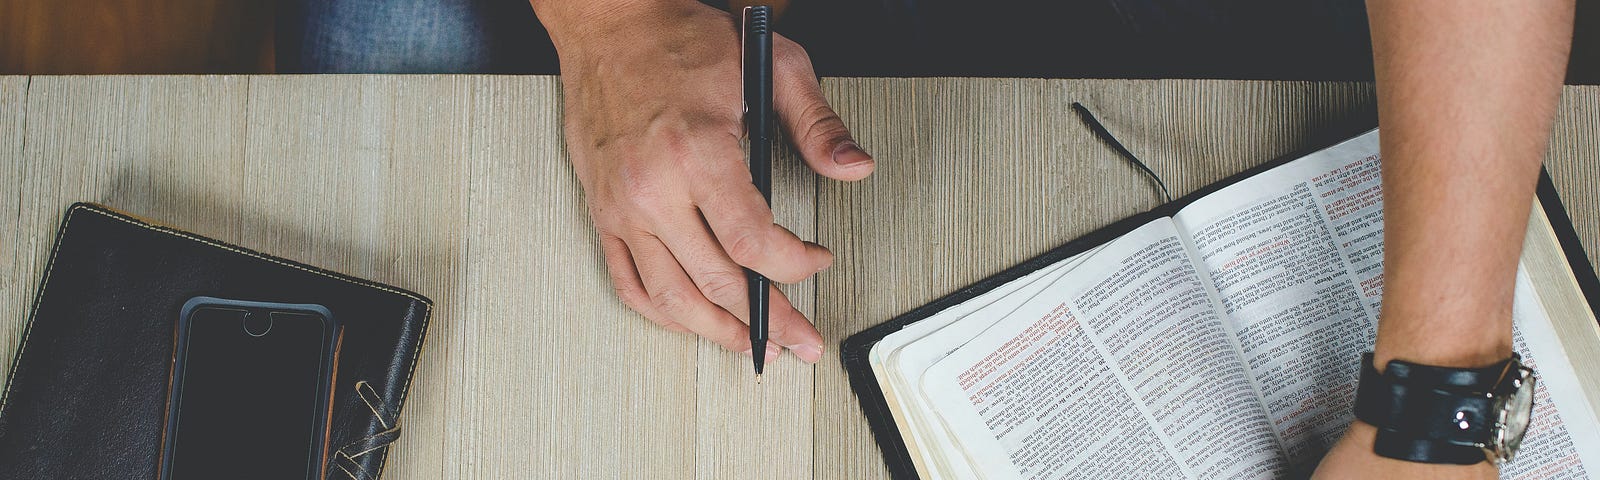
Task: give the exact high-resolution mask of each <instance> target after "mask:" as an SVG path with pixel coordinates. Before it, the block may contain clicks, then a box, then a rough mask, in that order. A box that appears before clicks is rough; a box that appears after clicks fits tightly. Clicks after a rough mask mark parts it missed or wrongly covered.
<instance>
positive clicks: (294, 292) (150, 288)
mask: <svg viewBox="0 0 1600 480" xmlns="http://www.w3.org/2000/svg"><path fill="white" fill-rule="evenodd" d="M197 295H209V296H214V297H221V298H235V299H248V300H256V301H269V302H285V303H315V304H320V305H323V306H326V307H328V309H329V310H331V311H332V312H334V315H335V316H336V317H338V318H339V321H340V323H342V324H343V325H344V340H343V344H342V346H341V350H342V351H341V353H340V354H339V359H338V365H337V366H336V367H335V377H334V381H335V384H334V389H333V392H334V393H333V395H334V401H333V410H332V415H333V418H332V430H331V432H330V436H331V440H332V441H331V442H330V443H329V445H330V455H331V456H332V458H330V459H329V461H328V468H327V470H326V474H327V475H326V476H328V477H329V478H346V477H350V478H356V479H366V478H377V477H378V475H379V473H381V471H382V468H383V462H384V457H385V456H386V454H387V449H386V448H384V446H386V445H388V443H389V442H392V441H394V440H395V439H396V438H398V437H399V428H398V426H397V425H396V424H395V422H396V420H397V417H398V416H399V412H400V406H401V404H402V403H403V402H404V401H405V396H406V392H407V390H408V388H409V386H410V383H411V374H412V372H413V370H414V369H415V368H416V360H417V355H418V354H419V353H420V352H421V348H422V339H423V334H424V333H425V332H426V330H427V324H428V315H429V312H430V310H431V307H432V303H431V302H430V301H429V300H428V299H426V298H423V297H422V296H420V295H417V294H414V293H410V292H407V291H404V290H400V289H397V288H394V287H389V286H385V285H381V284H377V283H373V282H368V281H364V280H360V279H356V278H352V277H348V276H345V275H340V274H337V273H333V272H328V271H325V270H321V269H317V268H314V267H310V266H306V265H302V264H299V263H295V262H291V261H288V260H283V259H279V258H276V257H271V256H267V255H263V254H260V253H256V252H253V251H250V250H246V249H243V248H239V247H235V246H231V245H228V244H225V243H222V242H218V241H215V240H211V239H207V238H204V237H200V236H197V235H193V234H189V233H184V232H182V231H178V230H173V229H169V228H164V227H158V226H154V225H150V224H148V223H145V222H142V221H139V220H137V219H134V218H133V217H130V216H127V215H123V214H120V213H117V212H114V211H112V210H109V209H107V208H105V207H101V206H97V205H92V204H83V203H79V204H75V205H73V206H72V207H71V208H70V209H69V210H68V212H67V215H66V217H65V219H63V220H62V224H61V229H60V231H59V232H58V234H57V239H56V244H55V248H54V250H53V251H52V252H51V254H50V260H49V263H47V266H46V268H45V273H44V279H43V280H42V281H41V283H40V288H39V294H38V297H37V298H36V299H35V300H34V305H33V310H32V314H31V318H30V319H29V321H28V326H27V330H25V331H24V334H23V337H22V343H21V346H20V347H19V348H18V349H17V353H16V357H15V360H13V363H12V367H11V371H10V375H8V376H7V380H6V390H5V393H4V397H3V398H0V478H153V477H155V475H156V473H157V471H156V469H157V463H158V462H159V459H160V454H161V445H162V441H161V436H162V429H163V419H164V416H165V413H166V402H167V398H166V397H167V382H168V379H169V374H170V369H171V362H172V354H173V343H174V333H175V332H176V330H175V324H176V322H177V319H178V315H179V309H180V308H181V307H182V305H183V303H184V302H185V301H186V300H188V299H189V298H192V297H195V296H197ZM251 428H252V426H251V425H250V424H249V421H248V417H245V418H243V419H242V420H241V422H240V425H239V438H241V439H246V438H248V437H249V435H250V429H251ZM239 473H242V472H235V474H232V475H230V474H229V473H228V472H218V478H234V477H237V476H239V475H238V474H239Z"/></svg>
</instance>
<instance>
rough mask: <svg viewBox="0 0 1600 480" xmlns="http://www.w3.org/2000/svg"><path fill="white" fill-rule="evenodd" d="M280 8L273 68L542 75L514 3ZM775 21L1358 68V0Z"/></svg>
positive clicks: (1274, 67)
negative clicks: (276, 56)
mask: <svg viewBox="0 0 1600 480" xmlns="http://www.w3.org/2000/svg"><path fill="white" fill-rule="evenodd" d="M579 1H582V0H579ZM706 3H708V4H713V5H717V4H721V6H725V5H726V3H727V2H726V1H725V0H724V1H720V2H719V1H706ZM280 5H281V6H282V7H283V8H282V9H281V11H280V15H279V29H278V32H279V33H278V39H279V44H278V58H279V62H278V68H279V71H280V72H286V73H295V72H327V73H556V68H557V67H556V63H557V62H556V56H555V51H554V48H553V47H551V46H550V42H549V39H548V37H547V36H546V34H545V32H544V29H543V28H542V27H541V26H540V25H539V23H538V19H537V18H535V17H534V15H533V10H532V8H531V7H529V6H528V4H527V1H526V0H285V1H284V3H282V4H280ZM778 31H779V32H780V33H783V34H784V35H786V36H789V37H790V38H792V39H794V40H796V41H798V42H800V44H801V45H803V46H805V47H806V49H807V50H808V51H809V52H810V53H811V58H812V62H813V63H815V64H816V70H817V73H819V74H821V75H828V76H836V75H860V76H874V75H883V76H927V75H935V76H1000V77H1005V76H1026V77H1064V78H1083V77H1089V78H1243V79H1281V80H1363V79H1364V80H1370V79H1371V78H1372V63H1371V62H1372V60H1371V46H1370V42H1369V40H1368V39H1367V25H1366V13H1365V8H1364V5H1363V2H1362V0H1296V1H1292V2H1283V1H1281V0H1089V1H1080V0H1070V1H1064V2H1062V1H1039V0H877V1H872V0H792V1H790V2H788V6H787V8H786V11H785V12H784V14H783V16H782V17H780V22H779V24H778Z"/></svg>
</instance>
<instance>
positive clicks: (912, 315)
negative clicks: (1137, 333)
mask: <svg viewBox="0 0 1600 480" xmlns="http://www.w3.org/2000/svg"><path fill="white" fill-rule="evenodd" d="M1340 141H1341V142H1342V141H1343V140H1340ZM1335 143H1337V142H1335ZM1329 146H1331V145H1320V146H1318V147H1316V148H1310V149H1305V150H1300V151H1297V152H1295V153H1292V154H1289V155H1285V156H1283V157H1279V158H1277V159H1275V160H1273V161H1270V162H1267V163H1264V164H1261V165H1258V166H1255V167H1253V168H1250V169H1248V170H1245V171H1243V172H1240V173H1237V174H1234V175H1232V176H1229V177H1227V178H1225V179H1222V180H1221V181H1218V182H1216V183H1213V184H1211V185H1207V186H1206V187H1205V188H1201V189H1200V190H1198V191H1196V192H1194V193H1190V194H1188V195H1185V196H1183V198H1179V199H1177V200H1174V201H1171V202H1168V203H1166V204H1163V205H1161V206H1158V207H1156V208H1154V209H1151V210H1150V211H1148V212H1144V213H1139V214H1135V215H1133V216H1130V217H1128V218H1124V219H1122V220H1119V221H1117V222H1115V223H1112V224H1110V225H1107V226H1105V227H1102V228H1100V229H1099V230H1095V231H1093V232H1090V233H1089V234H1087V235H1084V236H1082V237H1078V238H1076V239H1073V240H1072V241H1069V242H1067V243H1066V244H1063V245H1061V246H1059V247H1056V248H1053V249H1051V250H1050V251H1047V252H1045V253H1043V254H1040V255H1039V256H1037V257H1034V258H1031V259H1029V260H1027V261H1024V262H1022V263H1020V264H1018V265H1016V266H1013V267H1011V268H1007V269H1005V270H1004V271H1002V272H1000V273H996V274H994V275H992V276H990V277H988V278H985V279H983V280H980V281H978V283H974V284H972V285H969V286H967V287H964V288H962V289H960V290H956V291H955V292H952V293H950V294H949V295H945V296H944V297H942V298H939V299H938V300H934V301H933V302H931V303H928V304H927V305H923V306H921V307H917V308H916V309H913V310H911V311H909V312H906V313H903V314H901V315H900V316H897V317H894V318H893V319H890V320H889V321H887V322H884V323H881V324H878V325H875V326H873V327H871V328H868V329H866V330H863V331H861V332H858V333H856V334H854V335H851V336H850V337H849V338H846V339H845V340H844V342H842V343H841V345H840V348H839V351H840V355H841V356H842V357H843V361H842V362H841V365H840V366H842V367H843V368H844V370H845V373H846V375H847V376H848V377H849V379H850V389H851V390H852V391H854V392H855V396H856V401H857V403H859V404H860V405H861V414H862V415H863V416H865V417H866V420H867V424H868V426H869V427H871V429H872V437H873V440H875V441H876V443H877V444H878V450H879V453H881V454H882V455H883V461H884V464H885V465H886V466H887V467H888V469H889V474H890V476H892V477H894V478H895V479H897V480H913V479H916V478H918V476H917V470H916V466H915V464H914V463H913V462H912V459H911V452H910V451H909V450H908V449H907V448H906V443H905V439H903V438H901V437H900V430H899V428H898V427H896V426H895V421H894V414H893V413H891V412H890V411H889V403H888V400H887V399H886V398H884V396H883V389H882V388H881V387H879V385H878V379H877V375H876V374H875V373H874V372H873V371H872V365H871V363H870V361H869V355H870V354H871V352H872V346H873V345H877V344H878V341H880V340H883V337H886V336H888V335H889V334H891V333H894V332H897V331H900V329H902V328H905V327H906V326H908V325H911V324H913V323H916V322H918V321H921V320H923V319H925V318H928V317H929V316H932V315H933V314H935V313H939V312H940V311H943V310H945V309H947V308H950V307H953V306H956V305H958V304H960V303H962V302H965V301H967V300H971V299H972V298H974V297H977V296H979V295H982V294H984V293H985V292H988V291H990V290H993V289H995V288H996V287H999V286H1001V285H1005V284H1006V283H1009V282H1011V281H1013V280H1016V279H1019V278H1022V277H1023V276H1025V275H1027V274H1029V273H1033V271H1035V270H1038V269H1040V268H1044V267H1047V266H1050V265H1054V264H1055V263H1056V262H1059V261H1062V260H1065V259H1067V258H1068V257H1071V256H1073V255H1077V254H1079V253H1083V252H1086V251H1088V250H1090V249H1092V248H1094V247H1097V246H1100V245H1102V244H1105V243H1107V242H1110V241H1112V240H1115V239H1116V238H1117V237H1121V236H1122V235H1124V234H1127V233H1128V232H1131V231H1133V230H1134V229H1137V228H1139V227H1140V226H1142V225H1144V224H1146V223H1149V222H1151V221H1153V220H1155V219H1157V218H1161V217H1165V216H1171V215H1175V214H1177V213H1178V211H1179V210H1182V209H1183V207H1184V206H1187V205H1189V204H1190V203H1194V201H1195V200H1198V199H1200V198H1201V197H1204V196H1206V195H1209V194H1211V193H1212V192H1215V191H1217V190H1221V189H1222V188H1224V187H1227V186H1229V185H1233V184H1235V183H1238V182H1240V181H1242V180H1244V179H1246V178H1250V177H1251V176H1254V175H1256V174H1258V173H1261V172H1264V171H1267V170H1269V169H1272V168H1273V167H1277V166H1279V165H1283V164H1284V163H1288V162H1290V161H1293V160H1295V159H1299V158H1300V157H1304V156H1306V155H1309V154H1311V153H1313V152H1316V151H1318V150H1322V149H1323V148H1327V147H1329ZM1538 198H1539V203H1540V204H1541V205H1542V206H1543V207H1544V212H1545V215H1546V216H1547V217H1549V219H1550V224H1551V225H1552V226H1554V227H1555V232H1556V238H1557V240H1558V241H1559V242H1560V244H1561V249H1562V250H1563V251H1564V253H1565V254H1566V257H1567V263H1568V264H1569V265H1570V266H1571V267H1572V272H1573V274H1574V275H1575V276H1576V277H1577V279H1578V284H1579V287H1580V290H1581V291H1582V292H1583V295H1584V297H1585V299H1586V300H1587V301H1588V303H1589V308H1590V310H1592V311H1595V312H1600V280H1596V277H1595V271H1594V267H1593V266H1592V265H1590V264H1589V259H1588V257H1586V256H1584V251H1583V244H1582V243H1581V242H1580V241H1579V239H1578V234H1577V232H1575V231H1574V230H1573V229H1572V220H1571V219H1569V218H1568V217H1567V211H1566V208H1565V207H1563V206H1562V205H1561V198H1560V197H1559V196H1557V195H1556V188H1555V184H1554V183H1552V182H1551V180H1550V174H1549V172H1547V171H1541V172H1540V174H1539V187H1538Z"/></svg>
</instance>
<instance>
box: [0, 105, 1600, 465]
mask: <svg viewBox="0 0 1600 480" xmlns="http://www.w3.org/2000/svg"><path fill="white" fill-rule="evenodd" d="M824 89H825V90H826V91H827V93H828V96H829V98H830V99H831V101H832V103H833V104H834V106H835V107H836V108H837V109H838V111H839V113H840V115H841V116H842V117H843V118H844V119H845V121H846V122H847V123H848V124H849V125H850V126H851V127H852V129H853V130H854V132H855V134H856V136H857V138H858V139H859V140H860V142H861V144H862V145H863V146H864V147H865V148H866V149H867V150H868V151H869V152H872V153H873V154H874V155H875V156H876V157H877V158H878V160H879V164H878V171H877V172H876V173H875V174H874V175H873V176H872V177H871V178H869V179H867V180H864V181H861V182H855V183H841V182H836V181H833V180H828V179H825V178H819V177H817V176H816V175H814V174H812V173H810V172H809V170H807V169H806V167H804V165H803V164H801V162H799V160H798V159H797V158H795V157H793V156H792V155H789V154H785V156H782V157H780V160H779V161H778V162H777V163H776V166H775V172H776V177H775V185H776V187H775V193H774V204H775V210H776V212H777V217H778V219H779V221H780V223H782V224H784V225H785V226H787V227H789V228H790V229H792V230H794V231H795V232H796V233H798V234H799V235H800V236H802V237H804V238H812V239H815V240H816V241H818V242H819V243H822V244H823V245H826V246H828V247H829V248H831V249H832V250H833V251H834V253H835V254H836V255H837V258H836V262H835V266H834V267H833V268H831V269H829V270H827V271H824V272H823V273H821V274H820V275H819V276H818V277H817V278H816V279H815V280H811V281H807V282H803V283H801V284H798V285H789V286H785V288H784V291H785V292H786V293H787V294H788V295H789V296H790V297H791V298H792V299H793V300H794V301H795V303H796V304H797V306H799V307H800V309H801V310H802V311H803V312H806V313H807V314H808V315H812V316H813V318H814V319H815V321H816V322H817V324H818V327H819V328H820V329H821V330H822V332H823V335H824V338H825V339H826V343H825V347H826V348H828V349H829V351H828V352H826V353H827V354H826V355H825V360H824V361H823V362H822V363H821V364H819V365H817V366H809V365H805V364H802V363H800V362H798V361H797V360H795V358H794V357H793V356H790V355H785V357H783V358H782V359H780V360H779V361H778V362H777V363H776V364H775V365H771V366H769V367H768V368H769V369H768V373H767V375H766V376H765V380H766V381H765V383H764V384H762V385H756V384H754V383H753V379H752V378H751V375H750V366H749V360H748V358H747V357H744V356H742V355H739V354H736V353H731V352H725V351H723V350H721V349H720V348H719V347H717V346H716V345H714V344H710V343H709V342H705V341H700V340H697V339H695V338H693V337H691V336H688V335H685V334H677V333H671V332H667V331H664V330H662V329H659V328H655V327H654V326H652V325H651V324H650V323H649V322H647V321H646V320H644V319H643V318H641V317H639V316H638V315H636V314H634V313H632V312H630V311H629V310H628V309H627V308H626V307H624V306H623V305H622V304H621V303H620V302H619V301H617V300H616V299H615V297H614V296H613V295H612V293H611V290H610V286H609V281H608V280H607V276H606V273H605V267H604V263H603V261H602V257H601V255H600V250H599V248H598V245H597V244H596V241H597V239H596V236H595V233H594V230H593V228H592V227H591V226H590V224H589V220H588V216H587V210H586V208H585V204H584V202H583V199H582V195H581V189H580V187H579V185H578V181H577V179H576V177H575V176H574V174H573V171H572V169H571V168H570V167H569V166H568V164H567V160H566V154H565V147H564V144H563V141H562V138H561V124H560V121H561V114H560V108H561V102H560V98H561V95H560V93H561V92H560V83H559V81H558V79H556V78H554V77H507V76H267V77H184V76H179V77H137V76H135V77H0V188H3V189H4V190H3V191H0V228H3V230H0V289H3V290H0V353H7V354H8V353H10V352H13V351H14V348H15V344H16V342H17V334H18V333H20V331H21V329H22V327H23V323H24V322H25V320H26V311H27V308H28V305H29V304H30V302H31V299H32V298H33V294H34V289H35V288H36V282H37V281H38V275H39V274H40V273H41V270H40V269H41V266H42V265H41V262H42V261H43V259H44V257H45V256H47V255H48V253H49V248H50V245H51V240H52V239H53V234H54V232H55V227H56V225H57V222H59V217H60V215H61V213H62V212H63V211H64V209H65V207H66V206H67V205H68V204H69V203H71V202H73V201H80V200H87V201H98V202H103V203H106V204H108V205H110V206H113V207H115V208H119V209H123V210H126V211H129V212H130V213H134V214H137V215H141V216H144V217H146V218H149V219H151V220H155V221H158V222H161V223H165V224H169V225H173V226H177V227H180V228H184V229H187V230H191V231H194V232H196V233H200V234H204V235H209V236H214V237H217V238H219V239H222V240H226V241H229V242H234V243H239V244H242V245H244V246H248V247H251V248H256V249H260V250H262V251H265V252H268V253H272V254H276V255H281V256H285V257H289V258H293V259H296V260H300V261H304V262H307V263H311V264H315V265H319V266H323V267H327V268H330V269H333V270H338V271H342V272H345V273H349V274H352V275H357V276H361V277H366V278H370V279H373V280H376V281H380V282H386V283H391V284H395V285H397V286H400V287H403V288H407V289H411V290H415V291H418V292H420V293H423V294H425V295H427V296H429V297H431V298H433V299H434V300H435V301H436V303H437V308H436V309H435V310H434V315H435V318H434V320H433V322H432V324H431V330H430V331H429V335H428V339H427V343H426V345H425V350H424V353H423V355H422V357H421V362H422V365H421V368H420V369H419V372H418V375H417V377H416V380H415V383H414V384H413V388H412V391H411V394H410V396H409V398H408V399H407V402H406V405H405V410H404V415H403V418H402V425H403V426H404V428H405V430H406V433H405V436H404V438H403V439H402V440H401V441H400V442H399V443H398V444H397V445H396V446H395V447H394V450H393V451H392V452H391V453H392V454H391V455H390V459H389V462H388V466H387V473H388V475H389V478H529V477H533V478H707V479H710V478H819V479H873V478H884V477H885V476H886V472H885V471H884V468H883V466H882V463H881V460H880V458H879V456H878V452H877V449H876V446H875V445H874V444H873V442H872V438H871V435H870V433H869V432H868V429H867V426H866V423H865V421H864V420H863V419H862V417H861V414H860V410H859V409H858V408H857V406H856V403H855V399H854V396H853V394H852V393H851V392H850V390H849V387H848V384H847V382H846V380H845V376H844V373H843V370H842V369H841V368H840V366H839V361H838V357H837V355H836V354H837V353H838V352H837V346H838V343H839V342H840V341H842V340H843V339H844V338H845V337H846V336H848V335H850V334H852V333H855V332H857V331H860V330H861V329H863V328H866V327H868V326H871V325H874V324H877V323H879V322H883V321H885V320H887V319H889V318H891V317H893V316H894V315H897V314H899V313H902V312H904V311H906V310H909V309H911V308H914V307H916V306H919V305H922V304H923V303H926V302H928V301H930V300H933V299H935V298H937V297H939V296H942V295H945V294H947V293H950V292H952V291H954V290H955V289H957V288H959V287H962V286H965V285H967V284H969V283H972V282H973V281H976V280H978V279H981V278H983V277H984V276H987V275H989V274H992V273H994V272H997V271H999V270H1001V269H1004V268H1006V267H1008V266H1011V265H1013V264H1015V263H1017V262H1019V261H1021V260H1024V259H1026V258H1028V257H1031V256H1033V255H1036V254H1038V253H1041V252H1043V251H1045V250H1047V249H1049V248H1050V247H1053V246H1055V245H1058V244H1060V243H1063V242H1066V241H1068V240H1070V239H1072V238H1074V237H1076V236H1078V235H1081V234H1083V233H1086V232H1089V231H1091V230H1093V229H1095V228H1098V227H1100V226H1103V225H1106V224H1108V223H1110V222H1112V221H1115V220H1117V219H1120V218H1123V217H1125V216H1128V215H1131V214H1133V213H1136V212H1139V211H1142V210H1144V209H1148V208H1150V207H1152V206H1155V205H1157V204H1159V203H1160V202H1161V199H1160V198H1159V195H1158V193H1157V191H1156V190H1155V188H1154V186H1153V184H1151V183H1150V182H1149V181H1148V180H1147V179H1146V178H1145V177H1143V176H1141V175H1140V174H1139V173H1138V172H1137V171H1136V170H1134V169H1133V168H1132V167H1130V166H1129V165H1127V164H1126V163H1124V162H1123V161H1122V160H1121V159H1120V158H1118V157H1117V156H1116V155H1115V154H1114V153H1113V152H1112V151H1111V149H1110V148H1109V147H1107V146H1106V145H1104V144H1102V143H1101V142H1099V141H1098V140H1096V139H1095V138H1094V137H1092V136H1091V134H1090V133H1089V130H1088V129H1087V128H1086V127H1085V126H1084V125H1083V123H1082V122H1081V121H1080V120H1079V119H1078V118H1077V117H1076V116H1075V115H1074V114H1073V112H1072V111H1071V110H1070V109H1069V108H1068V106H1069V105H1070V104H1071V103H1072V102H1075V101H1076V102H1082V103H1083V104H1085V105H1086V106H1088V107H1089V108H1091V109H1092V110H1094V111H1095V113H1096V114H1097V115H1098V116H1099V118H1100V119H1101V120H1102V121H1103V122H1104V123H1105V124H1106V126H1107V127H1108V128H1109V129H1110V130H1111V131H1112V132H1113V133H1114V134H1115V135H1116V136H1117V137H1118V138H1120V139H1121V140H1122V141H1123V142H1124V143H1125V144H1126V145H1127V146H1128V147H1129V148H1130V149H1131V150H1132V151H1134V152H1135V153H1136V154H1138V155H1139V156H1140V157H1142V158H1143V159H1145V160H1146V161H1147V162H1149V163H1150V166H1151V168H1153V169H1154V170H1155V171H1156V172H1158V173H1160V174H1161V175H1162V176H1163V177H1164V178H1165V180H1166V182H1167V184H1168V186H1169V187H1170V188H1171V189H1172V193H1173V194H1174V195H1181V194H1183V193H1186V192H1189V191H1193V190H1195V189H1197V188H1200V187H1202V186H1204V185H1206V184H1208V183H1210V182H1213V181H1216V180H1218V179H1220V178H1222V177H1224V176H1226V175H1228V174H1231V173H1234V172H1237V171H1240V170H1242V169H1244V168H1247V167H1249V166H1252V165H1256V164H1259V163H1261V162H1265V161H1267V160H1270V159H1273V158H1275V157H1278V156H1281V155H1284V154H1288V153H1291V152H1295V151H1299V150H1303V149H1307V148H1312V147H1316V146H1321V145H1326V144H1329V143H1332V142H1333V141H1336V140H1338V139H1340V138H1342V137H1346V136H1350V135H1353V134H1355V133H1358V132H1360V131H1363V130H1365V129H1367V128H1370V127H1371V126H1372V125H1373V124H1374V122H1375V114H1374V113H1375V110H1374V105H1375V103H1374V98H1373V89H1372V87H1371V85H1370V84H1347V83H1299V82H1225V81H1109V80H1019V79H935V78H930V79H826V80H825V81H824ZM1597 118H1600V88H1594V87H1568V89H1567V91H1566V95H1565V97H1564V100H1563V104H1562V109H1561V113H1560V118H1559V120H1558V126H1557V129H1556V134H1555V135H1554V139H1553V145H1552V148H1551V156H1550V159H1549V161H1548V162H1547V165H1548V166H1549V168H1550V171H1551V174H1552V175H1553V177H1554V178H1555V180H1556V183H1557V185H1558V187H1559V189H1560V191H1561V193H1562V195H1563V199H1564V200H1565V201H1566V205H1567V207H1568V209H1569V212H1570V214H1571V216H1572V218H1573V220H1574V224H1575V225H1576V227H1577V229H1578V231H1579V233H1580V236H1582V237H1583V240H1584V242H1586V246H1587V248H1588V251H1589V252H1590V258H1591V260H1595V259H1596V256H1595V255H1594V252H1596V251H1597V248H1600V244H1597V243H1596V241H1597V239H1600V219H1597V218H1600V217H1597V215H1596V212H1600V175H1597V174H1596V173H1595V172H1596V171H1597V168H1600V158H1597V152H1600V125H1597ZM7 358H9V357H7ZM3 374H4V372H3V371H0V375H3ZM0 381H3V377H0ZM757 425H759V428H756V427H755V426H757ZM752 446H759V447H760V448H761V451H760V453H755V452H752V451H751V450H750V448H751V447H752Z"/></svg>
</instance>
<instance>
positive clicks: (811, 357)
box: [789, 345, 822, 363]
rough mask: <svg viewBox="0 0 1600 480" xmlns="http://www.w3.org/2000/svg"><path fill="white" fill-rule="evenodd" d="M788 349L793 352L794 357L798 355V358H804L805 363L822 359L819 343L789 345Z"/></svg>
mask: <svg viewBox="0 0 1600 480" xmlns="http://www.w3.org/2000/svg"><path fill="white" fill-rule="evenodd" d="M789 351H791V352H794V355H795V356H796V357H800V359H801V360H805V361H806V363H817V362H818V361H820V360H822V346H821V345H795V346H793V347H789Z"/></svg>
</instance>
